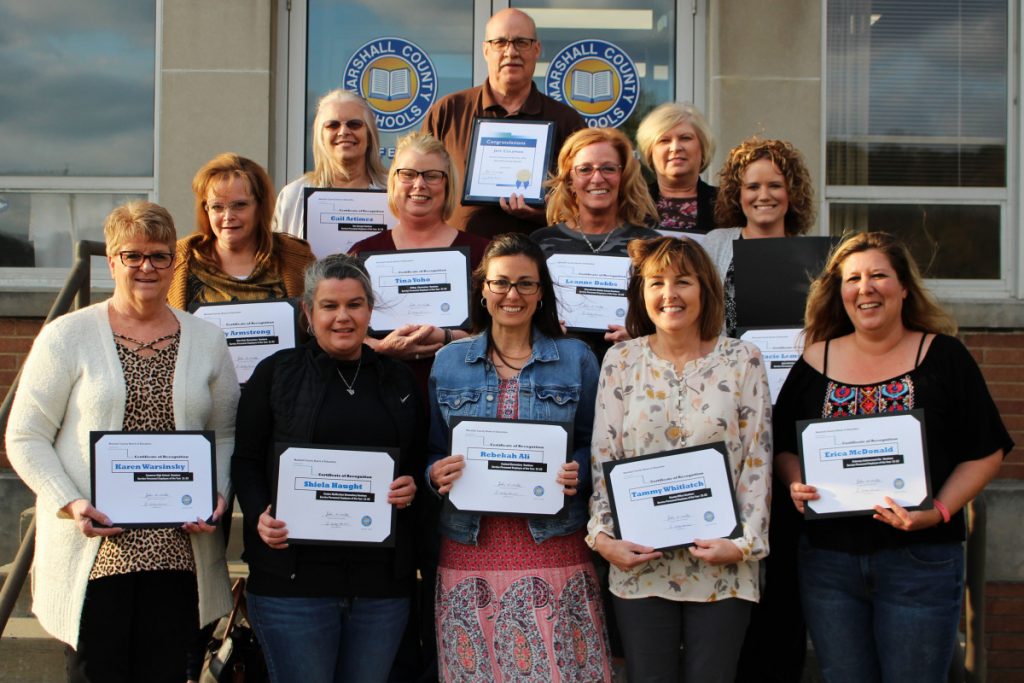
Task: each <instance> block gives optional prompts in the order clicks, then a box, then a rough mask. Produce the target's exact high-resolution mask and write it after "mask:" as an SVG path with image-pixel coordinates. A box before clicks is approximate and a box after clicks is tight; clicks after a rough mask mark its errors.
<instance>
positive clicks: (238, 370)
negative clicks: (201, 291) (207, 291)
mask: <svg viewBox="0 0 1024 683" xmlns="http://www.w3.org/2000/svg"><path fill="white" fill-rule="evenodd" d="M190 309H191V311H192V315H194V316H196V317H197V318H202V319H203V320H209V321H210V322H211V323H213V324H214V325H216V326H217V327H219V328H220V329H221V331H223V332H224V339H225V341H227V343H228V353H230V354H231V362H232V363H234V366H235V374H236V375H238V382H239V383H240V384H245V383H246V382H248V381H249V378H250V377H251V376H252V371H253V370H254V369H255V368H256V366H257V365H258V364H259V362H260V361H261V360H263V359H264V358H266V357H267V356H271V355H273V354H274V353H277V352H278V351H280V350H281V349H291V348H295V340H296V334H297V331H296V329H295V321H296V316H295V302H294V301H292V300H291V299H269V300H264V301H230V302H223V303H212V304H199V305H196V306H191V307H190Z"/></svg>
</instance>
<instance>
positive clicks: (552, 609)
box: [435, 517, 611, 683]
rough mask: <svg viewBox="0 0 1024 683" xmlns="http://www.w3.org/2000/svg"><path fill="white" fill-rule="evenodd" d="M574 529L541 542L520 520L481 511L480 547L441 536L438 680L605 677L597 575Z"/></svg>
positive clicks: (582, 682) (587, 682)
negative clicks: (484, 513)
mask: <svg viewBox="0 0 1024 683" xmlns="http://www.w3.org/2000/svg"><path fill="white" fill-rule="evenodd" d="M583 536H584V532H583V530H580V531H578V532H576V533H574V534H571V535H569V536H558V537H555V538H551V539H548V540H546V541H544V542H543V543H541V544H540V545H538V544H537V543H536V542H535V541H534V540H533V537H532V536H531V535H530V530H529V527H528V526H527V522H526V520H524V519H522V518H516V517H483V518H482V519H481V520H480V534H479V536H478V537H477V541H478V545H476V546H471V545H464V544H461V543H456V542H455V541H452V540H450V539H448V538H444V539H442V543H441V560H440V564H439V567H438V576H437V600H436V607H435V609H436V612H435V619H436V622H437V650H438V660H439V661H438V666H439V670H440V677H441V680H442V681H447V682H450V683H491V682H492V681H515V682H516V683H527V682H528V681H529V682H533V681H551V682H552V683H554V682H556V681H573V682H574V683H595V682H596V681H610V680H611V668H610V659H609V652H610V650H609V647H608V634H607V632H606V630H605V623H604V610H603V607H602V603H601V591H600V589H599V587H598V583H597V576H596V575H595V573H594V567H593V565H592V564H591V562H590V556H589V552H588V550H587V547H586V545H585V544H584V542H583Z"/></svg>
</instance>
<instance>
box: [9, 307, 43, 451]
mask: <svg viewBox="0 0 1024 683" xmlns="http://www.w3.org/2000/svg"><path fill="white" fill-rule="evenodd" d="M42 324H43V320H42V318H0V397H2V396H6V395H7V390H8V389H9V388H10V386H11V383H12V382H13V381H14V376H15V375H17V374H18V368H20V367H21V363H22V361H24V360H25V355H26V354H28V350H29V349H30V348H32V340H33V339H35V336H36V334H38V333H39V328H40V327H42ZM10 466H11V464H10V463H9V462H8V461H7V453H6V451H5V450H0V467H10Z"/></svg>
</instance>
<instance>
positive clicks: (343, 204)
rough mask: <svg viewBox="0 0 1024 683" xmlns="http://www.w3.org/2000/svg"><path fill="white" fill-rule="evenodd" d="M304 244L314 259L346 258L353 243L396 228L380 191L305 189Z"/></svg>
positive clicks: (396, 223) (392, 216) (384, 197)
mask: <svg viewBox="0 0 1024 683" xmlns="http://www.w3.org/2000/svg"><path fill="white" fill-rule="evenodd" d="M305 195H306V212H305V214H304V218H303V221H304V225H305V235H306V241H307V242H309V247H310V248H311V249H312V250H313V254H315V255H316V257H317V258H318V259H319V258H323V257H325V256H330V255H331V254H347V253H348V252H349V250H350V249H351V248H352V245H353V244H355V243H356V242H360V241H362V240H365V239H366V238H367V237H373V236H374V235H376V234H377V233H379V232H384V231H385V230H389V229H391V228H393V227H395V226H396V225H398V219H397V218H395V216H394V214H392V213H391V209H389V208H388V193H387V192H384V191H383V190H345V189H338V188H323V187H307V188H305Z"/></svg>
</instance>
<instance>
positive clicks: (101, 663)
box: [67, 571, 199, 683]
mask: <svg viewBox="0 0 1024 683" xmlns="http://www.w3.org/2000/svg"><path fill="white" fill-rule="evenodd" d="M198 625H199V595H198V590H197V589H196V577H195V574H193V573H191V572H183V571H153V572H134V573H132V574H121V575H117V576H106V577H103V578H101V579H95V580H93V581H90V582H89V585H88V588H86V591H85V604H84V606H83V607H82V620H81V626H80V630H79V634H78V649H77V650H72V649H71V648H68V651H67V671H68V681H69V683H136V682H138V681H146V682H147V683H163V682H164V681H166V683H182V680H184V673H185V658H186V653H187V651H188V648H189V646H190V645H191V643H192V639H193V637H194V635H195V631H196V628H197V627H198Z"/></svg>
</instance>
